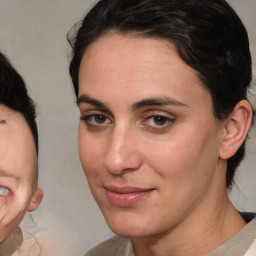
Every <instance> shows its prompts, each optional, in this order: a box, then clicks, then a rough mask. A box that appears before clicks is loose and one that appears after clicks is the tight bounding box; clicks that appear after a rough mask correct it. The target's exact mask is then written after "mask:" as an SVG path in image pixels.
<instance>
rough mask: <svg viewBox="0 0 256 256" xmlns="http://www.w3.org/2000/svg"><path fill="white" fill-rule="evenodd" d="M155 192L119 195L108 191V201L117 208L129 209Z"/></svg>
mask: <svg viewBox="0 0 256 256" xmlns="http://www.w3.org/2000/svg"><path fill="white" fill-rule="evenodd" d="M152 192H153V190H149V191H138V192H132V193H118V192H114V191H111V190H107V189H106V195H107V199H108V201H109V203H110V204H112V205H114V206H116V207H129V206H132V205H134V204H135V203H137V202H138V201H140V200H142V199H144V198H146V197H147V196H149V195H150V194H151V193H152Z"/></svg>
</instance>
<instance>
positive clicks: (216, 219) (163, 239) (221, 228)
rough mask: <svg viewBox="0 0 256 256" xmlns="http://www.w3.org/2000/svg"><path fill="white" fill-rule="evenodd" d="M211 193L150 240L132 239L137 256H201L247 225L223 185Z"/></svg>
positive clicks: (148, 238) (146, 238)
mask: <svg viewBox="0 0 256 256" xmlns="http://www.w3.org/2000/svg"><path fill="white" fill-rule="evenodd" d="M224 180H225V179H224ZM215 184H216V183H215ZM210 190H212V191H209V194H207V195H206V196H205V199H204V200H203V201H202V202H201V204H200V205H199V206H198V207H197V208H196V209H195V210H194V211H193V212H192V213H190V214H189V216H187V217H186V218H185V219H183V220H182V221H181V222H180V223H178V224H177V225H176V226H175V227H172V228H171V229H170V230H168V231H165V232H164V233H161V234H156V235H153V236H150V237H138V238H133V239H132V240H133V244H134V247H135V253H136V256H147V255H151V256H169V255H173V256H176V255H178V256H187V255H190V256H202V255H205V254H206V253H209V252H211V251H212V250H214V249H215V248H217V247H219V246H220V245H221V244H223V243H225V242H226V241H227V240H229V239H230V238H231V237H233V236H234V235H235V234H236V233H237V232H239V230H241V229H242V228H243V227H244V225H245V224H246V223H245V221H244V220H243V218H242V217H241V216H240V214H239V213H238V212H237V210H236V209H235V207H234V206H233V204H232V203H231V202H230V200H229V199H228V196H227V192H226V188H225V184H224V185H223V186H222V189H220V187H218V188H216V187H215V188H214V189H210ZM216 191H218V192H216Z"/></svg>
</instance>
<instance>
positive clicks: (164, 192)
mask: <svg viewBox="0 0 256 256" xmlns="http://www.w3.org/2000/svg"><path fill="white" fill-rule="evenodd" d="M78 105H79V109H80V113H81V121H80V126H79V154H80V159H81V162H82V166H83V169H84V171H85V174H86V177H87V179H88V182H89V185H90V188H91V191H92V194H93V196H94V197H95V199H96V201H97V203H98V205H99V207H100V209H101V211H102V213H103V215H104V217H105V219H106V221H107V223H108V225H109V226H110V228H111V229H112V230H113V231H114V232H115V233H117V234H118V235H121V236H128V237H141V236H150V235H155V234H160V233H163V232H167V231H168V230H171V229H172V228H174V227H175V226H177V225H178V224H180V223H182V222H183V223H184V221H185V220H187V219H189V218H190V217H191V216H192V215H195V214H198V213H199V212H201V214H204V212H205V211H204V210H209V208H211V207H212V206H211V205H212V203H213V200H214V198H216V197H217V194H218V193H223V191H225V171H220V168H219V165H220V163H219V158H218V153H219V148H220V143H221V142H220V141H221V137H222V124H221V123H218V122H217V120H216V119H215V118H214V115H213V111H212V101H211V97H210V95H209V93H208V92H207V91H206V90H205V89H203V86H202V85H201V83H200V81H199V80H198V78H197V75H196V72H195V71H194V70H193V69H191V68H190V67H189V66H188V65H186V64H185V63H184V62H183V61H182V60H181V59H180V57H179V56H178V54H177V53H176V51H175V50H174V47H173V46H172V45H171V44H170V43H168V42H166V41H164V40H158V39H152V38H151V39H150V38H139V37H135V36H122V35H118V34H108V35H105V36H103V37H101V38H100V39H98V40H97V41H96V42H94V43H93V44H91V45H90V46H89V48H87V50H86V52H85V54H84V56H83V59H82V62H81V67H80V72H79V97H78Z"/></svg>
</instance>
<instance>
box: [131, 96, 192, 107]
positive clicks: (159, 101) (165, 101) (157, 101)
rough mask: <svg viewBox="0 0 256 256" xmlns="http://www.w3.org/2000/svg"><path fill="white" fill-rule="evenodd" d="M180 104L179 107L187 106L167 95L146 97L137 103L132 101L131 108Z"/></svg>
mask: <svg viewBox="0 0 256 256" xmlns="http://www.w3.org/2000/svg"><path fill="white" fill-rule="evenodd" d="M170 105H171V106H181V107H188V105H187V104H184V103H182V102H180V101H178V100H176V99H173V98H169V97H163V98H159V97H156V98H154V97H152V98H148V99H144V100H141V101H139V102H137V103H134V104H133V106H132V108H133V109H140V108H145V107H151V106H170Z"/></svg>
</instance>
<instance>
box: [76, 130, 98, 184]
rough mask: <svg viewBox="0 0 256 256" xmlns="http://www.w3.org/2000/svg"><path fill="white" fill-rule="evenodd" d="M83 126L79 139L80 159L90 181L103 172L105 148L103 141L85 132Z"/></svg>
mask: <svg viewBox="0 0 256 256" xmlns="http://www.w3.org/2000/svg"><path fill="white" fill-rule="evenodd" d="M81 126H82V125H80V127H79V138H78V147H79V157H80V161H81V164H82V167H83V170H84V172H85V174H86V177H87V178H88V179H89V178H90V176H97V175H98V172H99V171H100V170H101V168H100V164H101V163H102V159H103V147H102V143H101V141H97V139H95V137H92V136H89V135H88V134H87V133H86V132H84V131H83V129H84V127H81Z"/></svg>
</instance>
